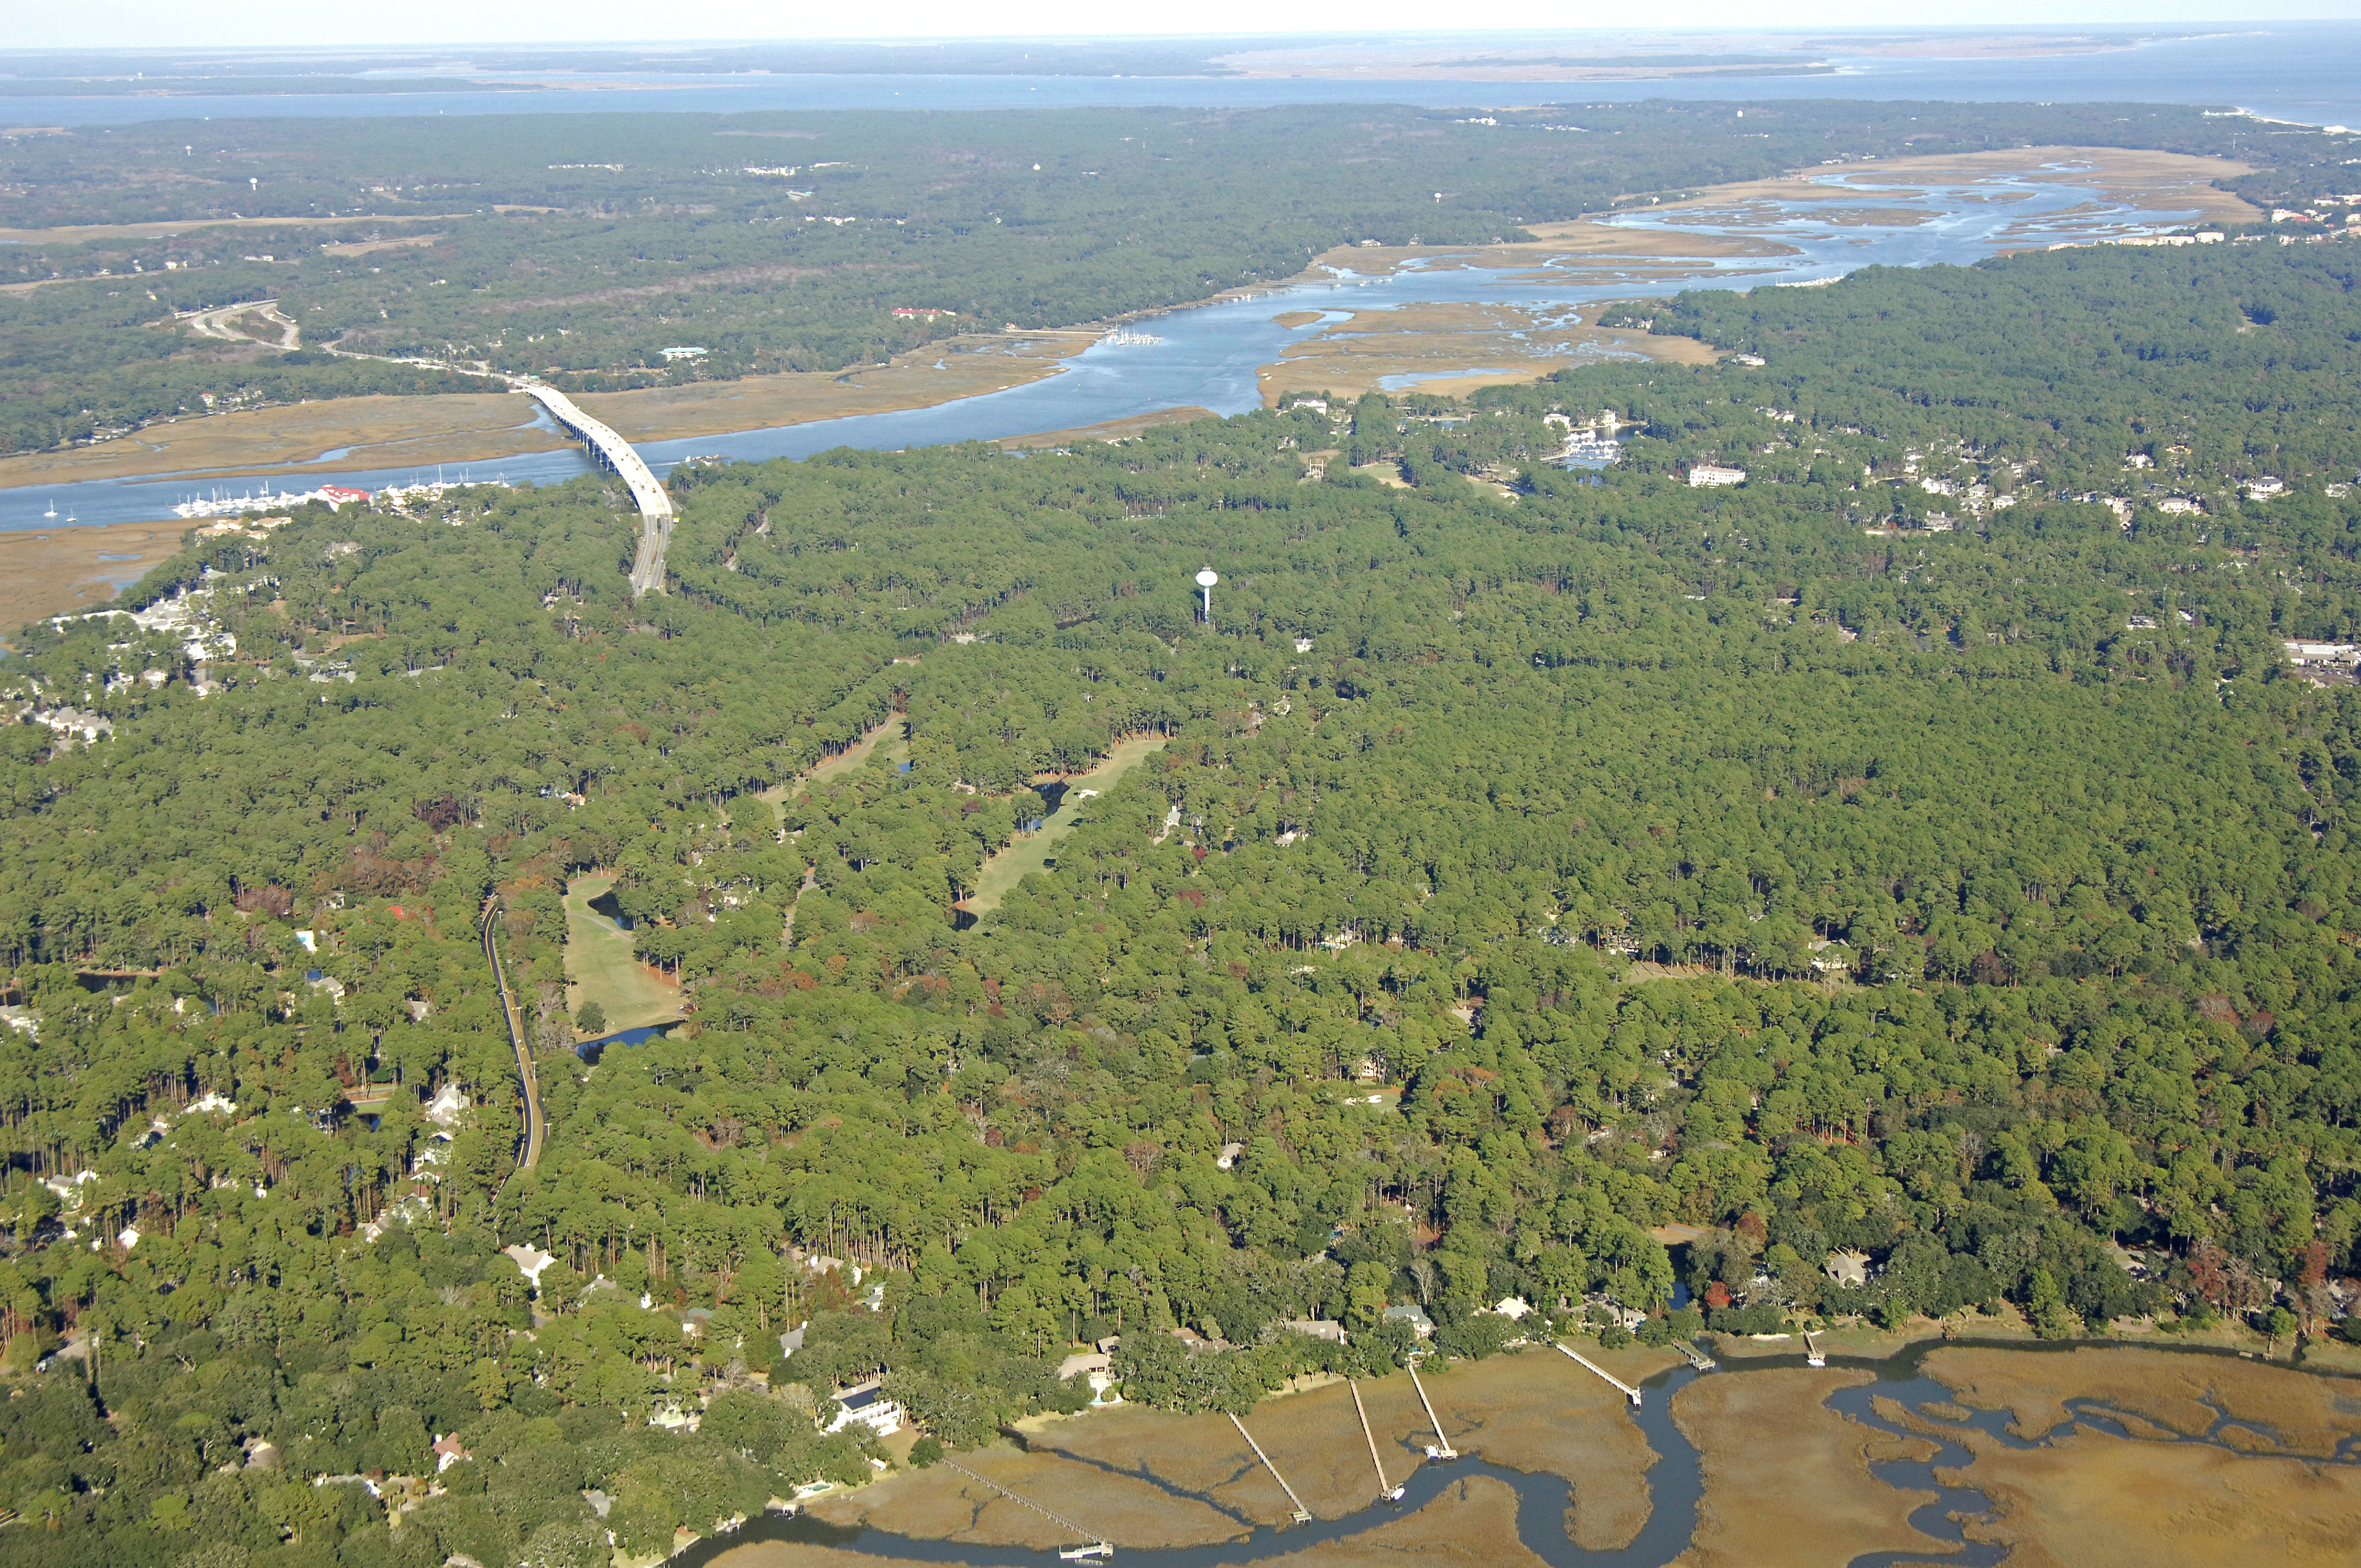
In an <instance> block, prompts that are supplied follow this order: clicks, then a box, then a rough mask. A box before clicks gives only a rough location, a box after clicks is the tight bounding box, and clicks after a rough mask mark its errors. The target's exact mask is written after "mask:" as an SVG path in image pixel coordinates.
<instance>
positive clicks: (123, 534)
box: [0, 522, 187, 637]
mask: <svg viewBox="0 0 2361 1568" xmlns="http://www.w3.org/2000/svg"><path fill="white" fill-rule="evenodd" d="M186 529H187V524H185V523H180V522H118V523H115V524H113V525H112V526H108V527H95V526H93V527H84V528H49V529H39V530H35V529H23V530H15V531H11V532H5V533H0V637H5V636H7V635H8V634H9V633H11V632H13V631H15V630H16V628H18V627H20V626H22V625H24V624H25V623H26V622H27V621H32V620H41V619H42V618H43V617H45V616H51V615H62V614H64V613H65V612H66V611H68V610H72V609H90V608H91V607H93V606H94V605H102V604H104V603H105V602H106V601H107V600H109V599H111V598H114V597H115V595H116V594H117V593H118V592H120V591H121V590H122V589H123V588H124V587H127V586H128V585H130V584H132V583H136V582H137V581H138V580H139V579H140V578H141V577H142V576H145V575H146V574H147V571H148V567H150V566H153V565H156V563H157V562H159V561H161V560H163V559H164V558H165V557H167V556H169V555H170V554H172V553H173V552H175V551H177V550H178V549H180V547H181V534H182V533H183V532H185V531H186Z"/></svg>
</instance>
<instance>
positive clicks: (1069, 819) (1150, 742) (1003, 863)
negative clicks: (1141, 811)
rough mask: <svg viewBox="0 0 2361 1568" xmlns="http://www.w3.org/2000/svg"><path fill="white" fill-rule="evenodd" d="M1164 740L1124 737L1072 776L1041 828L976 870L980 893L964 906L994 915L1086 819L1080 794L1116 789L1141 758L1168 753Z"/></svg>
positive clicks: (1042, 868) (962, 903) (976, 912)
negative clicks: (1011, 891) (1085, 769)
mask: <svg viewBox="0 0 2361 1568" xmlns="http://www.w3.org/2000/svg"><path fill="white" fill-rule="evenodd" d="M1164 739H1165V738H1164V737H1163V736H1161V735H1135V736H1133V737H1132V738H1131V739H1130V740H1118V741H1117V742H1115V747H1114V749H1113V750H1111V751H1108V752H1107V755H1106V761H1104V762H1101V763H1100V764H1099V765H1098V766H1097V767H1095V768H1093V769H1092V770H1091V771H1090V772H1088V773H1077V774H1075V775H1074V776H1073V777H1072V778H1070V779H1068V780H1067V781H1066V795H1065V798H1064V799H1063V800H1061V801H1060V802H1059V803H1058V809H1057V810H1055V811H1053V812H1051V813H1050V814H1049V817H1048V819H1047V820H1046V821H1044V822H1043V823H1042V824H1041V830H1040V831H1039V832H1038V833H1035V834H1032V835H1030V836H1028V837H1027V838H1022V839H1017V840H1016V842H1015V843H1013V844H1011V845H1009V846H1008V848H1006V849H1005V850H1001V851H1000V853H998V854H996V855H994V856H993V857H992V858H991V859H990V860H987V861H984V862H983V870H982V871H981V872H977V873H976V879H975V891H974V892H973V893H972V894H969V895H968V896H967V897H965V898H963V899H961V900H960V902H959V907H960V908H961V909H964V910H966V911H967V912H968V913H969V914H971V915H974V916H985V915H989V914H991V913H992V912H993V911H994V910H995V909H997V908H999V907H1000V901H1001V900H1002V899H1004V898H1005V897H1007V896H1008V890H1009V889H1011V888H1013V887H1015V886H1016V884H1017V883H1020V882H1023V881H1024V880H1025V878H1026V876H1027V873H1028V872H1045V871H1048V870H1049V859H1050V857H1051V856H1052V855H1053V854H1055V853H1056V851H1057V848H1058V840H1059V839H1062V838H1064V837H1065V836H1066V835H1067V834H1069V833H1071V832H1072V831H1073V830H1074V828H1075V826H1076V825H1077V824H1079V823H1080V822H1081V821H1082V800H1081V799H1080V798H1079V797H1080V795H1082V791H1084V790H1086V789H1090V790H1096V791H1098V792H1099V793H1100V794H1102V795H1104V794H1105V793H1106V792H1107V791H1108V790H1110V789H1113V788H1114V787H1115V784H1116V782H1117V781H1118V780H1120V779H1121V778H1122V777H1123V775H1124V774H1126V773H1129V772H1131V770H1132V769H1133V768H1135V767H1137V766H1138V765H1139V761H1140V759H1141V758H1143V757H1145V756H1147V755H1148V753H1149V752H1151V751H1162V750H1163V749H1164Z"/></svg>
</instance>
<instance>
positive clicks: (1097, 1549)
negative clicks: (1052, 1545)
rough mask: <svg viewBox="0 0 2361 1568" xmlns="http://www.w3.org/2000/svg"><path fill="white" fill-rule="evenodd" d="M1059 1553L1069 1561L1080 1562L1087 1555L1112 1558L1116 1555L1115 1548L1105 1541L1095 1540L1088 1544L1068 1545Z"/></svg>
mask: <svg viewBox="0 0 2361 1568" xmlns="http://www.w3.org/2000/svg"><path fill="white" fill-rule="evenodd" d="M1058 1555H1059V1556H1060V1557H1062V1558H1064V1559H1065V1560H1066V1561H1067V1562H1069V1563H1079V1562H1081V1561H1082V1559H1083V1558H1085V1557H1110V1558H1111V1557H1113V1556H1114V1555H1115V1548H1114V1547H1112V1546H1109V1545H1108V1544H1107V1543H1106V1542H1105V1541H1093V1542H1091V1544H1090V1545H1088V1546H1072V1547H1068V1548H1066V1549H1064V1550H1063V1551H1061V1552H1059V1553H1058Z"/></svg>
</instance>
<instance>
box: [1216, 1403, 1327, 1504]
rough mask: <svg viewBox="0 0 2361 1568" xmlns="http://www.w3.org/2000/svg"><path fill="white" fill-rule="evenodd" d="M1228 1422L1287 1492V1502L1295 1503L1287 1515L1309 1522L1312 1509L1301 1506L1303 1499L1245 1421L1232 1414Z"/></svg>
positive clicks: (1273, 1478) (1272, 1477)
mask: <svg viewBox="0 0 2361 1568" xmlns="http://www.w3.org/2000/svg"><path fill="white" fill-rule="evenodd" d="M1230 1424H1231V1425H1232V1426H1234V1427H1235V1428H1237V1429H1238V1435H1239V1436H1240V1437H1242V1438H1244V1439H1246V1446H1247V1447H1248V1448H1251V1449H1253V1450H1254V1456H1255V1457H1256V1458H1257V1459H1259V1460H1261V1461H1262V1467H1263V1468H1264V1469H1265V1470H1268V1471H1269V1472H1270V1478H1271V1479H1272V1480H1274V1481H1276V1482H1278V1483H1279V1490H1280V1491H1282V1492H1284V1493H1286V1494H1287V1500H1288V1501H1289V1502H1290V1503H1293V1504H1294V1505H1295V1512H1294V1513H1292V1514H1290V1516H1288V1517H1289V1518H1290V1519H1294V1520H1295V1522H1296V1523H1297V1524H1310V1523H1311V1522H1312V1510H1311V1509H1310V1508H1305V1507H1304V1506H1303V1499H1302V1498H1301V1497H1297V1496H1296V1495H1295V1488H1294V1487H1292V1486H1289V1485H1288V1484H1287V1477H1286V1476H1284V1475H1280V1474H1279V1466H1278V1465H1276V1464H1272V1463H1271V1462H1270V1455H1269V1454H1268V1453H1264V1452H1263V1451H1262V1444H1260V1443H1258V1442H1256V1441H1255V1440H1254V1433H1252V1432H1250V1431H1246V1422H1244V1421H1242V1420H1238V1418H1237V1417H1236V1416H1235V1415H1233V1416H1232V1417H1230Z"/></svg>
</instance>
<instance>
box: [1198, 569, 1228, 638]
mask: <svg viewBox="0 0 2361 1568" xmlns="http://www.w3.org/2000/svg"><path fill="white" fill-rule="evenodd" d="M1221 580H1222V575H1221V574H1220V573H1219V572H1216V571H1214V570H1213V568H1212V567H1211V566H1208V567H1206V568H1205V569H1204V570H1203V571H1202V572H1200V573H1198V574H1197V586H1198V587H1201V588H1202V589H1204V590H1205V624H1206V626H1207V627H1209V628H1210V627H1211V626H1212V625H1213V585H1214V584H1215V583H1218V582H1220V581H1221Z"/></svg>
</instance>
